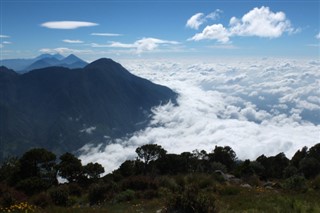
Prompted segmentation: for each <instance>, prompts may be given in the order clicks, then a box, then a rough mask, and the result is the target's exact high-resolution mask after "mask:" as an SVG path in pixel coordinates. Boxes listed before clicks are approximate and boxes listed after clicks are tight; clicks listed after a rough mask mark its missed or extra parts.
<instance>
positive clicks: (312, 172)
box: [299, 157, 320, 178]
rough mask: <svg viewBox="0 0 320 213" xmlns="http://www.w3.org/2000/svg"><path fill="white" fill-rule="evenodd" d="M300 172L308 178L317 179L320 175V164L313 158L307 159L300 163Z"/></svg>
mask: <svg viewBox="0 0 320 213" xmlns="http://www.w3.org/2000/svg"><path fill="white" fill-rule="evenodd" d="M299 170H300V171H301V172H302V173H303V174H304V175H305V177H306V178H312V177H315V176H316V175H318V174H319V173H320V162H319V161H318V160H317V159H316V158H313V157H306V158H304V159H302V160H301V161H300V163H299Z"/></svg>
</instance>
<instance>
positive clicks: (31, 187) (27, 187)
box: [16, 177, 51, 195]
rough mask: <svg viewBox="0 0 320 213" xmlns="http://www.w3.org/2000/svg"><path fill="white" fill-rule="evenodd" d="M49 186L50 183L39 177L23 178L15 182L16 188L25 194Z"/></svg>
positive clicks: (39, 190) (34, 192)
mask: <svg viewBox="0 0 320 213" xmlns="http://www.w3.org/2000/svg"><path fill="white" fill-rule="evenodd" d="M49 187H51V184H50V183H49V182H48V181H46V180H44V179H41V178H39V177H30V178H25V179H22V180H21V181H19V182H18V183H17V184H16V188H17V189H18V190H21V191H22V192H24V193H25V194H27V195H34V194H36V193H39V192H41V191H44V190H46V189H48V188H49Z"/></svg>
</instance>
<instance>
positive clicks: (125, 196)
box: [115, 189, 135, 202]
mask: <svg viewBox="0 0 320 213" xmlns="http://www.w3.org/2000/svg"><path fill="white" fill-rule="evenodd" d="M134 197H135V192H134V191H133V190H130V189H127V190H126V191H123V192H120V193H119V194H118V195H117V196H116V197H115V202H124V201H130V200H133V199H134Z"/></svg>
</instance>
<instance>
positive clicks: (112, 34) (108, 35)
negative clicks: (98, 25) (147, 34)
mask: <svg viewBox="0 0 320 213" xmlns="http://www.w3.org/2000/svg"><path fill="white" fill-rule="evenodd" d="M90 35H93V36H106V37H112V36H123V35H122V34H118V33H91V34H90Z"/></svg>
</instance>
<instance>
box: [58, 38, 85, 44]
mask: <svg viewBox="0 0 320 213" xmlns="http://www.w3.org/2000/svg"><path fill="white" fill-rule="evenodd" d="M62 41H63V42H65V43H70V44H82V43H83V41H81V40H70V39H64V40H62Z"/></svg>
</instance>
